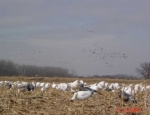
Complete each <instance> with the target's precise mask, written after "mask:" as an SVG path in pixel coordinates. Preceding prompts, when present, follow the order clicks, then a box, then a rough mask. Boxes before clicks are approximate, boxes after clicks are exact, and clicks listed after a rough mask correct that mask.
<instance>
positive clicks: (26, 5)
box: [0, 0, 150, 75]
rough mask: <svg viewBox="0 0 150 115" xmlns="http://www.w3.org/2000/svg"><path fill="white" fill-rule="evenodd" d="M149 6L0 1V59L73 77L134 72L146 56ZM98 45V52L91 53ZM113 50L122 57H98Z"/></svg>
mask: <svg viewBox="0 0 150 115" xmlns="http://www.w3.org/2000/svg"><path fill="white" fill-rule="evenodd" d="M149 2H150V1H148V0H147V1H141V0H132V1H131V0H126V1H118V0H113V1H100V0H94V1H92V0H82V1H81V0H76V1H70V0H63V1H62V0H58V1H55V0H43V1H41V0H32V1H31V0H24V1H20V0H13V1H12V0H7V1H1V2H0V53H1V56H0V58H3V59H11V60H13V61H15V62H17V63H20V64H22V63H24V64H35V65H42V66H44V65H47V66H61V67H66V68H69V69H70V70H72V69H73V70H76V72H77V73H78V74H79V75H93V74H99V75H104V74H120V73H125V74H136V73H135V68H136V67H138V66H139V65H140V64H141V63H143V62H146V61H149V58H150V56H149V55H148V53H149V48H150V47H149V42H150V39H149V33H150V31H149V30H150V27H149V24H150V15H149V10H150V8H149V6H148V5H149ZM95 44H96V45H95ZM99 47H100V48H103V54H99V55H93V54H92V52H93V51H95V52H96V53H100V51H97V50H98V48H99ZM84 50H85V51H84ZM114 52H120V55H121V54H125V55H127V57H128V58H126V59H119V58H111V57H108V56H107V58H105V59H100V56H104V53H105V55H107V54H109V56H110V54H112V53H114ZM118 55H119V54H118ZM98 56H99V57H98Z"/></svg>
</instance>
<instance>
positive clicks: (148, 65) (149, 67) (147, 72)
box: [136, 62, 150, 79]
mask: <svg viewBox="0 0 150 115" xmlns="http://www.w3.org/2000/svg"><path fill="white" fill-rule="evenodd" d="M136 72H137V73H139V74H140V75H142V77H144V78H145V79H150V62H145V63H142V64H141V65H140V68H137V69H136Z"/></svg>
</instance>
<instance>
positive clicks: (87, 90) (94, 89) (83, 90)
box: [0, 80, 150, 101]
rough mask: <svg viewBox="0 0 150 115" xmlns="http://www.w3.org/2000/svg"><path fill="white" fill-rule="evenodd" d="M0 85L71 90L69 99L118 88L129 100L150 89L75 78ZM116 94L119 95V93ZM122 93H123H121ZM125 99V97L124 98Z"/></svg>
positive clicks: (24, 88)
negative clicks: (67, 81) (63, 80)
mask: <svg viewBox="0 0 150 115" xmlns="http://www.w3.org/2000/svg"><path fill="white" fill-rule="evenodd" d="M0 86H5V87H6V88H7V89H10V90H12V89H13V88H14V87H17V89H18V93H19V92H24V91H33V90H34V89H36V88H38V89H40V91H41V92H43V91H46V90H47V89H48V88H53V89H56V90H61V91H71V92H72V93H74V95H73V97H72V98H71V99H70V101H74V100H83V99H86V98H88V97H90V96H91V95H92V94H93V93H98V92H99V90H106V91H111V92H115V91H118V90H120V92H121V91H122V92H124V97H125V98H127V101H130V96H134V95H135V94H136V93H138V92H144V91H146V90H150V85H149V86H146V87H144V85H143V84H142V83H139V84H134V85H133V84H129V85H125V84H119V83H107V82H105V81H101V82H99V83H95V84H91V85H87V83H85V82H84V81H83V80H80V81H79V80H76V81H73V82H70V83H57V84H56V83H54V82H53V83H45V82H30V83H29V82H25V81H22V82H20V81H16V82H11V81H0ZM118 95H119V96H120V95H121V93H120V94H119V93H118ZM122 95H123V93H122ZM124 100H126V99H124Z"/></svg>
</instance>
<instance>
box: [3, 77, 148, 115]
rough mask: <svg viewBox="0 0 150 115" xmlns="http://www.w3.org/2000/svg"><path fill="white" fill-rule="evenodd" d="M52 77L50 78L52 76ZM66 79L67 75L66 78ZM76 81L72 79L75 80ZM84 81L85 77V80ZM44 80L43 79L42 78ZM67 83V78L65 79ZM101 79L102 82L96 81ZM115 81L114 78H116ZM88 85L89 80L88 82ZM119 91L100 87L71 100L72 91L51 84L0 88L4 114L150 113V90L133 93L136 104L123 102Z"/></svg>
mask: <svg viewBox="0 0 150 115" xmlns="http://www.w3.org/2000/svg"><path fill="white" fill-rule="evenodd" d="M49 79H50V78H49ZM66 79H67V78H66ZM72 80H73V79H72ZM83 81H84V79H83ZM40 82H41V81H40ZM62 82H64V81H62ZM97 82H100V81H97ZM114 82H115V81H114ZM87 84H89V83H87ZM119 90H120V89H118V90H115V91H114V92H108V91H105V90H98V92H97V93H94V94H93V95H92V96H91V97H89V98H88V99H86V100H74V101H73V102H70V100H71V98H72V96H73V93H72V92H71V91H70V90H68V91H62V90H57V89H55V88H52V87H49V88H48V89H47V90H45V91H41V90H40V88H39V87H37V88H35V90H34V91H30V92H29V91H25V92H19V93H18V90H17V87H13V88H12V89H8V88H7V87H6V86H5V85H4V84H3V85H1V87H0V94H1V95H0V114H1V115H127V114H128V115H149V114H150V97H149V96H150V92H149V91H145V92H139V93H136V94H135V95H134V97H135V99H136V100H137V103H132V102H124V101H123V100H121V99H120V98H119V97H118V91H119Z"/></svg>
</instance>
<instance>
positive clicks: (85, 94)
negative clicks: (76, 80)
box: [71, 89, 97, 112]
mask: <svg viewBox="0 0 150 115" xmlns="http://www.w3.org/2000/svg"><path fill="white" fill-rule="evenodd" d="M94 92H97V91H95V90H93V89H91V90H89V91H78V92H76V93H74V95H73V97H72V98H71V102H73V101H74V100H85V99H87V98H89V97H90V96H91V95H92V94H93V93H94ZM84 103H85V102H84V101H83V103H82V112H83V111H84V105H85V104H84Z"/></svg>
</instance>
